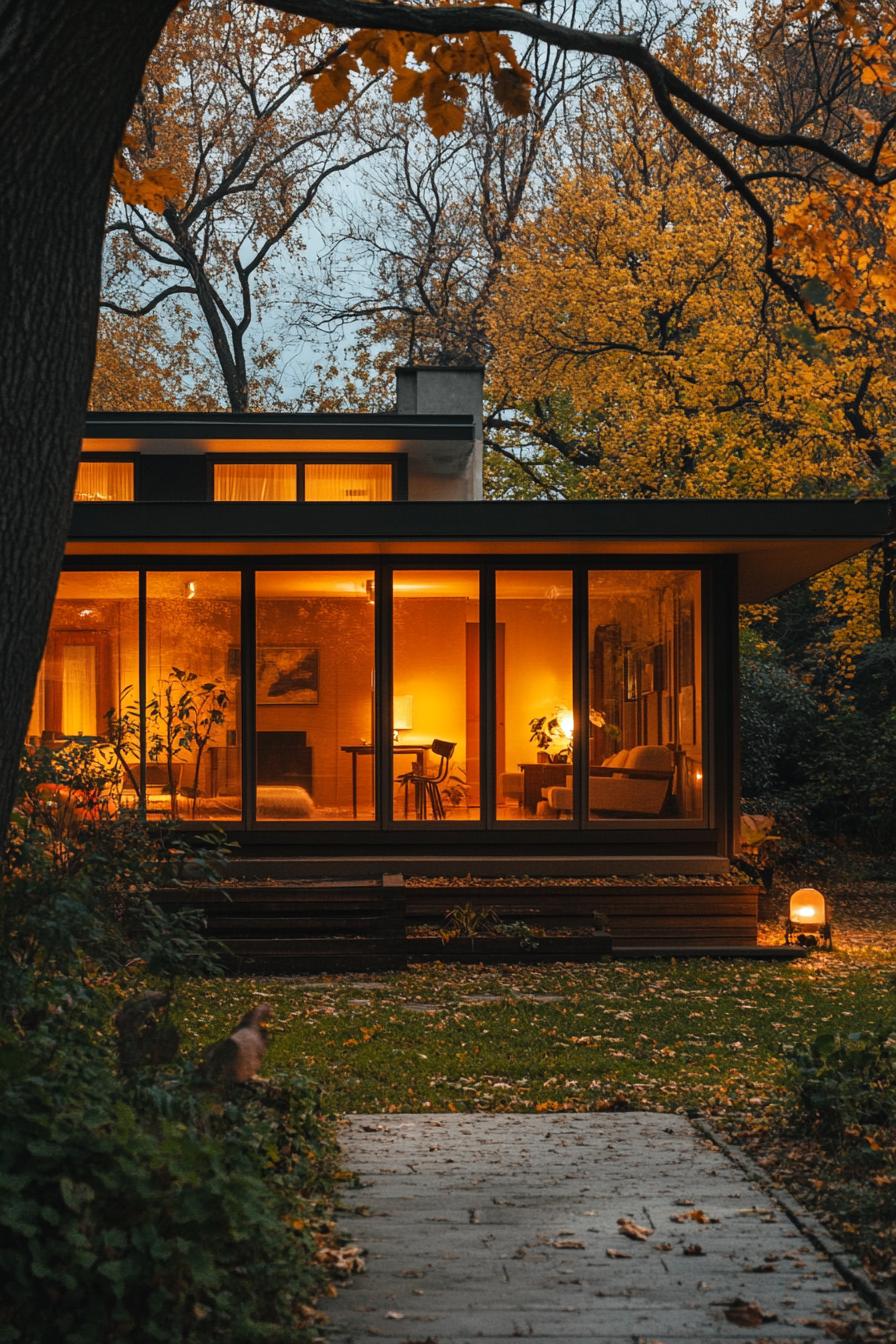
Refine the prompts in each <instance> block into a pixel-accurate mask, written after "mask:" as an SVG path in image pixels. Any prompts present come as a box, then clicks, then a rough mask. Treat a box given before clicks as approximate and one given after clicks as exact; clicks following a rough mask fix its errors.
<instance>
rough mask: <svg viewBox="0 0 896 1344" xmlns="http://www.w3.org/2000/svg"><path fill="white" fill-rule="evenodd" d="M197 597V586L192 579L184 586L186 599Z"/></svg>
mask: <svg viewBox="0 0 896 1344" xmlns="http://www.w3.org/2000/svg"><path fill="white" fill-rule="evenodd" d="M195 596H196V584H195V583H194V582H193V580H192V579H190V580H189V582H187V583H185V584H184V597H186V598H188V599H189V598H193V597H195Z"/></svg>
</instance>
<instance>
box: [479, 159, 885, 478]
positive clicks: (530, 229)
mask: <svg viewBox="0 0 896 1344" xmlns="http://www.w3.org/2000/svg"><path fill="white" fill-rule="evenodd" d="M622 161H623V156H622V155H621V154H620V158H619V162H622ZM650 172H651V174H652V176H653V177H654V179H655V180H654V181H653V182H652V183H648V184H645V183H644V182H643V180H642V181H639V180H638V178H637V176H636V175H635V174H634V173H632V175H631V176H630V177H628V178H627V180H622V181H620V179H619V178H618V177H610V176H609V175H608V174H606V173H603V172H588V171H580V172H579V173H577V174H576V175H574V176H573V175H570V176H568V177H567V178H566V179H565V180H564V181H563V182H562V183H561V184H560V186H559V187H558V189H557V190H556V192H555V194H554V196H553V198H552V200H551V201H550V202H549V203H548V205H547V206H546V207H545V208H544V209H543V210H541V211H540V212H539V213H538V215H537V216H536V217H535V218H533V219H532V220H531V222H530V223H529V224H528V225H527V226H526V227H525V228H524V229H522V230H521V231H520V233H519V234H518V236H517V238H516V240H515V242H514V243H513V244H511V246H510V247H509V248H508V250H507V254H506V258H505V269H504V274H503V277H502V279H501V281H500V283H499V285H498V286H497V290H496V295H495V303H494V307H493V310H492V313H491V317H490V335H491V338H492V341H493V343H494V347H495V356H494V359H493V363H492V366H491V371H490V372H491V387H492V394H493V396H494V397H495V399H496V400H499V401H500V402H501V403H502V404H513V405H515V406H518V407H521V408H529V410H531V408H532V405H533V397H534V395H535V394H534V392H533V389H537V390H538V399H539V409H538V414H539V415H548V416H549V418H550V420H551V424H552V427H553V429H554V430H556V431H557V432H558V433H559V435H560V437H561V438H565V439H566V441H567V442H573V443H579V444H581V447H582V449H583V451H586V452H587V457H588V462H589V465H588V466H587V467H586V468H584V469H582V470H581V471H580V472H579V473H578V475H579V477H580V480H581V488H582V489H583V491H585V492H586V493H588V494H596V495H599V496H600V495H610V496H612V495H620V494H622V495H647V496H650V495H664V494H665V495H682V494H683V495H694V496H725V495H759V496H765V497H773V496H783V495H792V494H796V495H805V494H819V495H825V494H831V493H835V494H836V493H845V492H851V491H853V490H855V489H856V488H863V489H864V488H867V486H868V483H869V481H870V479H871V474H870V473H871V468H870V467H869V461H868V458H867V456H866V455H865V453H864V451H863V450H860V448H859V447H858V445H857V440H856V434H855V426H854V423H853V422H852V421H851V420H850V417H849V415H848V414H847V410H848V407H849V404H850V402H851V401H852V399H853V398H854V397H855V395H856V388H857V387H858V385H859V384H860V382H861V378H862V375H863V373H864V371H865V370H866V368H868V366H869V364H870V366H871V369H872V373H873V377H872V379H871V385H872V387H873V389H874V395H873V397H870V398H869V401H868V404H867V405H866V406H863V408H862V409H863V413H864V414H865V415H866V416H867V432H868V441H869V442H870V443H872V444H873V443H879V442H880V441H881V437H883V438H884V439H886V437H887V436H888V435H889V433H890V432H891V428H892V425H893V423H894V420H896V392H894V391H891V390H890V389H891V386H892V383H891V379H890V370H891V369H892V367H893V351H892V335H890V336H888V335H887V333H886V331H884V330H881V329H878V331H877V339H876V340H875V341H874V342H873V343H868V342H865V341H863V340H862V339H860V338H859V337H857V336H855V335H854V334H853V333H852V332H850V331H849V330H848V329H847V328H845V327H844V326H843V325H842V324H841V325H840V327H839V328H838V329H836V330H833V329H832V330H829V331H827V332H817V331H815V330H813V328H812V327H811V325H810V324H809V323H808V322H807V321H806V320H805V319H802V320H800V318H799V313H798V310H795V309H794V308H793V307H792V306H790V305H789V304H788V303H787V302H786V301H785V300H784V299H783V298H782V297H781V296H780V295H779V294H778V293H777V292H775V291H774V289H773V288H772V287H771V286H770V285H769V283H768V281H767V279H765V277H764V276H763V274H762V239H761V237H760V236H759V233H758V230H757V229H756V228H755V225H754V222H753V221H752V219H751V217H750V216H749V214H748V213H747V212H746V211H745V210H743V209H741V208H740V207H739V205H738V204H737V203H735V202H734V201H732V199H731V197H730V196H729V195H727V194H726V193H725V192H724V191H723V190H722V188H721V187H720V186H719V184H718V183H717V182H716V181H715V180H713V179H712V178H711V176H710V175H709V174H708V173H707V172H706V171H705V170H702V169H701V166H700V164H699V162H697V161H695V159H694V158H693V157H692V156H690V155H688V156H683V157H682V158H680V159H679V160H678V161H677V162H674V163H672V164H671V165H669V164H664V163H663V162H662V160H661V159H659V158H657V159H656V160H655V161H654V163H653V164H651V166H650ZM822 213H823V212H822ZM794 219H795V221H797V222H798V221H799V220H804V221H805V228H806V230H807V236H808V237H810V238H811V239H813V240H814V238H815V234H814V232H812V229H814V227H815V225H814V223H813V224H812V229H810V221H812V220H813V216H812V211H811V209H810V208H808V207H807V208H806V210H805V211H800V210H797V211H795V213H794ZM795 226H796V225H795ZM818 227H823V221H822V224H820V225H818ZM825 255H826V254H825ZM822 272H823V273H824V274H825V275H826V276H829V275H831V268H830V267H828V268H827V269H826V268H825V267H822V266H821V264H820V263H819V269H818V270H817V271H816V272H815V274H821V273H822ZM847 272H849V268H848V267H846V266H844V273H843V275H841V276H840V282H841V283H842V285H843V286H844V288H845V286H846V282H847V279H848V274H847ZM891 326H892V324H891ZM878 370H879V373H878ZM545 407H547V408H548V410H547V411H546V410H545ZM532 413H533V414H535V413H534V412H532Z"/></svg>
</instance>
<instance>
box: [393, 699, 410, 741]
mask: <svg viewBox="0 0 896 1344" xmlns="http://www.w3.org/2000/svg"><path fill="white" fill-rule="evenodd" d="M413 726H414V697H413V696H412V695H395V696H393V697H392V727H393V728H394V729H395V731H396V732H399V731H400V730H402V729H409V728H413Z"/></svg>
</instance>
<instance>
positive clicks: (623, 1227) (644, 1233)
mask: <svg viewBox="0 0 896 1344" xmlns="http://www.w3.org/2000/svg"><path fill="white" fill-rule="evenodd" d="M616 1226H617V1227H618V1228H619V1231H620V1232H621V1233H622V1235H623V1236H624V1237H631V1239H632V1241H646V1240H647V1238H648V1237H652V1236H653V1228H652V1227H641V1225H640V1224H639V1223H636V1222H634V1221H633V1220H632V1219H631V1218H617V1219H616Z"/></svg>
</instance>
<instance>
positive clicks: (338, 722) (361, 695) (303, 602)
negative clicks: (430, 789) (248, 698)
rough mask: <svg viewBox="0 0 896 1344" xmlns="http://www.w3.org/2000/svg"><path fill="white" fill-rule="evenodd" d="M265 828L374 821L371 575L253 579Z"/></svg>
mask: <svg viewBox="0 0 896 1344" xmlns="http://www.w3.org/2000/svg"><path fill="white" fill-rule="evenodd" d="M255 591H256V612H257V616H256V630H257V633H256V639H257V653H256V684H255V701H256V710H255V715H256V733H257V756H256V776H257V802H256V816H257V817H258V819H259V820H260V821H306V822H312V823H321V822H330V821H352V820H358V821H372V820H373V819H374V816H375V809H374V787H373V779H374V748H373V740H374V734H373V695H374V686H373V650H374V624H373V618H374V576H373V572H372V571H371V570H332V571H329V570H304V571H295V572H294V571H290V570H271V571H265V572H259V574H258V575H257V576H256V589H255Z"/></svg>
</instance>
